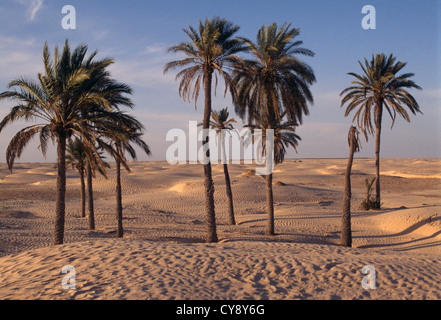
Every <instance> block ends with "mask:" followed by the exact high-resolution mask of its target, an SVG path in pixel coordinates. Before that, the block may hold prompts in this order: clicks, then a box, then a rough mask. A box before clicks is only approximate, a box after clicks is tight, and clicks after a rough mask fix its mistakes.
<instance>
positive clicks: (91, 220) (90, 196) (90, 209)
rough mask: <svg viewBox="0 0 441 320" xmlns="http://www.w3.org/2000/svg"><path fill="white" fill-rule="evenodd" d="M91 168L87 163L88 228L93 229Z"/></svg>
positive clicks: (93, 212)
mask: <svg viewBox="0 0 441 320" xmlns="http://www.w3.org/2000/svg"><path fill="white" fill-rule="evenodd" d="M92 176H93V175H92V168H91V166H90V164H88V165H87V193H88V205H89V230H95V209H94V206H93V185H92V178H93V177H92Z"/></svg>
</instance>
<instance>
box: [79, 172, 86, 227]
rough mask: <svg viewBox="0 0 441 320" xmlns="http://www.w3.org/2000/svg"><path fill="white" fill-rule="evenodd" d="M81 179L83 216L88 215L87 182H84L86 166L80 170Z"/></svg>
mask: <svg viewBox="0 0 441 320" xmlns="http://www.w3.org/2000/svg"><path fill="white" fill-rule="evenodd" d="M80 180H81V218H85V217H86V183H85V182H84V168H81V170H80Z"/></svg>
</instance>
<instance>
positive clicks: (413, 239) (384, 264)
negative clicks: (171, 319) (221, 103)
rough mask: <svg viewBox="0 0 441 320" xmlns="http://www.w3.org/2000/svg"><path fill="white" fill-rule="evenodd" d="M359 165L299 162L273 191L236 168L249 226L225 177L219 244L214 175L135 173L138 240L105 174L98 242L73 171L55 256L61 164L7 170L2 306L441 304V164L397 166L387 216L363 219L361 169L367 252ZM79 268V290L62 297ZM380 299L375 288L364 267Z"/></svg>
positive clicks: (364, 164) (247, 168) (385, 175)
mask: <svg viewBox="0 0 441 320" xmlns="http://www.w3.org/2000/svg"><path fill="white" fill-rule="evenodd" d="M346 162H347V160H346V159H297V160H286V161H285V162H284V163H283V164H281V165H278V166H277V167H276V171H275V173H274V199H275V231H276V233H277V235H276V236H274V237H269V236H265V235H264V231H265V223H266V214H265V212H266V202H265V181H264V180H263V179H262V178H261V177H259V176H256V175H254V174H253V172H252V170H253V169H254V168H255V166H253V165H230V166H229V169H230V177H231V180H232V189H233V194H234V201H235V202H234V204H235V212H236V220H237V222H238V223H237V225H235V226H229V225H227V201H226V198H225V197H226V195H225V184H224V175H223V167H222V165H215V166H213V177H214V181H215V187H216V191H215V201H216V215H217V223H218V227H217V231H218V236H219V240H220V241H219V243H216V244H206V243H204V237H205V230H206V229H205V224H204V221H205V217H204V203H203V196H202V195H203V178H202V172H203V169H202V166H201V165H175V166H172V165H169V164H168V163H167V162H133V163H131V168H132V173H130V174H128V173H127V172H124V173H123V177H122V179H123V182H122V183H123V206H124V229H125V237H124V239H116V238H115V230H116V221H115V213H114V212H115V195H114V189H115V182H114V179H113V178H114V176H115V172H114V170H113V169H111V170H110V171H109V179H105V178H103V177H98V178H97V179H96V180H95V182H94V187H95V210H96V225H97V229H96V230H95V231H89V230H88V223H87V218H80V217H79V214H80V192H79V186H80V182H79V178H78V175H77V174H76V173H75V172H74V171H71V170H69V171H68V192H67V195H68V196H67V220H66V233H65V244H64V245H61V246H56V247H54V246H52V245H51V243H52V235H53V215H54V208H55V183H56V175H55V170H54V168H53V164H49V163H31V164H27V163H26V164H24V163H21V164H17V165H16V166H15V169H14V171H13V172H12V173H10V172H9V171H8V170H7V166H6V165H5V164H2V165H0V200H1V204H0V299H159V300H168V299H191V300H193V299H253V300H260V299H271V300H282V299H441V264H440V262H441V256H440V253H441V210H440V208H441V170H440V169H441V160H440V159H383V160H382V162H381V165H382V167H381V170H382V202H383V209H382V210H381V211H369V212H366V211H362V210H360V208H359V204H360V203H361V201H362V200H363V198H364V196H365V183H364V180H365V179H366V178H372V177H373V176H374V172H375V169H374V161H373V160H372V159H355V161H354V166H353V175H352V194H353V197H352V230H353V237H354V239H353V242H354V247H353V248H344V247H341V246H339V245H338V242H339V237H340V223H341V207H342V199H343V181H344V170H345V168H346ZM66 265H71V266H73V267H74V268H75V272H76V289H75V290H66V289H64V288H63V287H62V279H63V277H64V276H65V275H64V274H62V273H61V270H62V268H63V267H64V266H66ZM366 265H370V266H372V267H374V268H375V271H376V289H365V288H363V286H362V281H363V278H365V277H366V276H367V274H364V273H363V272H362V269H363V267H364V266H366Z"/></svg>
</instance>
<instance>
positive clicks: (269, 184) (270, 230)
mask: <svg viewBox="0 0 441 320" xmlns="http://www.w3.org/2000/svg"><path fill="white" fill-rule="evenodd" d="M266 204H267V215H268V220H267V231H266V234H267V235H269V236H273V235H274V197H273V174H272V173H270V174H268V175H267V176H266Z"/></svg>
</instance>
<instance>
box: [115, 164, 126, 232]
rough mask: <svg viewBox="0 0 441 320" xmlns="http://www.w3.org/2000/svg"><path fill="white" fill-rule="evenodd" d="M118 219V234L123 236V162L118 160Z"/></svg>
mask: <svg viewBox="0 0 441 320" xmlns="http://www.w3.org/2000/svg"><path fill="white" fill-rule="evenodd" d="M116 221H117V222H118V229H117V231H116V236H117V237H118V238H122V237H123V236H124V231H123V208H122V192H121V162H120V161H118V160H116Z"/></svg>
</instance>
